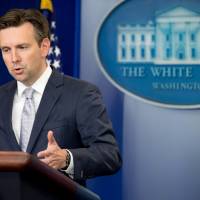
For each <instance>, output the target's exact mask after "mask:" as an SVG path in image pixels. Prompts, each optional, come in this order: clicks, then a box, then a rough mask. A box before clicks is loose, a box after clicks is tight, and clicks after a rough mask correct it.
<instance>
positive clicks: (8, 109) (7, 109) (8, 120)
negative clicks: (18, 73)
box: [2, 81, 21, 151]
mask: <svg viewBox="0 0 200 200" xmlns="http://www.w3.org/2000/svg"><path fill="white" fill-rule="evenodd" d="M16 88H17V83H16V81H13V82H11V83H10V85H9V86H8V87H7V89H6V90H7V92H6V96H7V97H6V99H7V101H5V104H4V106H3V108H4V111H3V112H2V113H5V114H4V117H5V119H4V120H3V122H4V123H5V124H4V126H5V127H6V129H7V130H8V132H7V133H6V134H7V137H8V141H9V143H10V144H11V148H12V150H16V151H20V150H21V148H20V146H19V144H18V142H17V139H16V137H15V134H14V131H13V128H12V107H13V99H14V94H15V91H16Z"/></svg>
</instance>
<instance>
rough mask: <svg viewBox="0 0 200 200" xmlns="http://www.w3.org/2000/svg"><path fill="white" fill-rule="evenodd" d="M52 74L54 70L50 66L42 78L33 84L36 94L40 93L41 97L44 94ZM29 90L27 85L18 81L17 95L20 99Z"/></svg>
mask: <svg viewBox="0 0 200 200" xmlns="http://www.w3.org/2000/svg"><path fill="white" fill-rule="evenodd" d="M51 73H52V69H51V67H50V66H48V67H47V68H46V70H45V71H44V72H43V74H42V75H41V76H40V78H39V79H38V80H37V81H36V82H35V83H33V85H32V86H31V87H32V88H33V89H34V90H35V91H36V92H38V93H40V94H41V95H42V94H43V92H44V89H45V87H46V84H47V82H48V80H49V77H50V76H51ZM26 88H27V86H26V85H24V84H23V83H21V82H20V81H17V95H18V96H19V97H20V96H22V93H23V92H24V90H25V89H26Z"/></svg>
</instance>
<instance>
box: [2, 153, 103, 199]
mask: <svg viewBox="0 0 200 200" xmlns="http://www.w3.org/2000/svg"><path fill="white" fill-rule="evenodd" d="M0 172H19V173H27V174H29V175H30V174H33V176H34V174H37V175H40V176H41V177H43V178H46V179H47V181H52V182H53V183H55V184H56V185H58V186H59V187H61V188H64V189H66V191H70V192H71V193H74V194H75V195H76V196H77V198H76V199H81V200H82V199H83V200H86V199H87V200H100V198H99V196H98V195H96V194H95V193H93V192H91V191H90V190H88V189H87V188H85V187H83V186H81V185H79V184H78V183H76V182H74V181H73V180H72V179H70V178H68V177H67V176H65V175H64V174H62V173H61V172H59V171H58V170H56V169H53V168H51V167H49V166H48V165H46V164H45V163H43V162H41V161H40V160H39V159H37V157H35V156H33V155H31V154H28V153H25V152H15V151H0Z"/></svg>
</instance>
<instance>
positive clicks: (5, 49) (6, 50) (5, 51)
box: [1, 48, 9, 53]
mask: <svg viewBox="0 0 200 200" xmlns="http://www.w3.org/2000/svg"><path fill="white" fill-rule="evenodd" d="M1 51H2V52H3V53H7V52H8V51H9V49H7V48H4V49H1Z"/></svg>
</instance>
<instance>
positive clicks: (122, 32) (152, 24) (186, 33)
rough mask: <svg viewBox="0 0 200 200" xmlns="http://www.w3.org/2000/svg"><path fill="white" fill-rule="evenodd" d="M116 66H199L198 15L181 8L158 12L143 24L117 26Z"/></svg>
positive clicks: (199, 15) (199, 33) (199, 28)
mask: <svg viewBox="0 0 200 200" xmlns="http://www.w3.org/2000/svg"><path fill="white" fill-rule="evenodd" d="M117 28H118V35H117V61H118V62H119V63H137V62H138V63H155V64H200V14H199V13H197V12H194V11H192V10H189V9H186V8H184V7H175V8H173V9H171V10H167V11H164V12H162V13H159V14H158V13H157V14H156V15H155V19H154V20H152V21H149V22H148V23H147V24H145V25H140V24H136V25H130V24H126V25H119V26H118V27H117Z"/></svg>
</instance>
